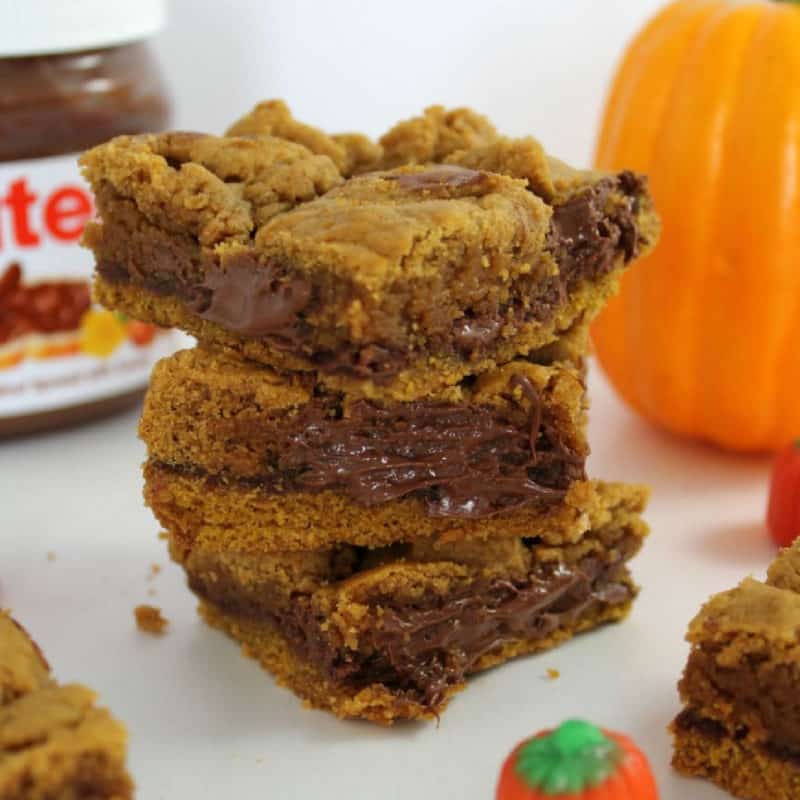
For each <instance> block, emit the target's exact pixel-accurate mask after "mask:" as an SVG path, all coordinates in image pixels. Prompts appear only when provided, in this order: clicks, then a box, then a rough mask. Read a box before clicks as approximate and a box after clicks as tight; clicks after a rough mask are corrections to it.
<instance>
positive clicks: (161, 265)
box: [97, 166, 644, 381]
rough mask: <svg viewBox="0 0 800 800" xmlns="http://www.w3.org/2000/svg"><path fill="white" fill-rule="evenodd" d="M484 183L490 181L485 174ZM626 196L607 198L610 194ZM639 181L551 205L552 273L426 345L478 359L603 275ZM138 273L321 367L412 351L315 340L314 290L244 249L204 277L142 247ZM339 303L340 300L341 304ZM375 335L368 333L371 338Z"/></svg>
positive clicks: (626, 232) (359, 370)
mask: <svg viewBox="0 0 800 800" xmlns="http://www.w3.org/2000/svg"><path fill="white" fill-rule="evenodd" d="M491 177H492V176H491V175H490V174H488V173H482V172H476V171H474V170H467V169H464V168H462V167H453V166H436V167H432V168H431V169H430V170H428V171H426V172H422V173H413V174H409V175H400V176H392V177H391V178H389V179H391V180H397V181H398V182H399V183H400V184H401V185H402V186H403V187H404V188H406V189H408V190H409V191H412V192H419V193H420V194H421V195H422V196H423V197H426V198H427V197H437V196H458V194H459V193H460V192H468V193H470V194H473V195H474V194H475V192H479V191H480V190H481V187H482V185H483V184H484V183H486V182H487V181H489V179H490V178H491ZM489 183H490V181H489ZM612 192H614V193H616V195H619V196H622V197H626V198H627V201H626V202H622V203H620V202H618V201H617V202H615V203H613V204H611V203H609V198H610V195H611V193H612ZM643 193H644V187H643V185H642V179H641V178H640V177H638V176H636V175H634V174H633V173H630V172H623V173H620V174H619V175H615V176H609V177H608V178H605V179H602V180H600V181H598V182H597V183H595V184H593V185H592V186H590V187H588V188H587V189H586V190H584V191H582V192H580V193H578V194H576V195H575V196H574V197H572V198H570V199H569V200H567V201H565V202H564V203H562V204H561V205H555V206H554V207H553V217H552V221H551V225H550V231H549V234H548V239H547V248H548V250H549V252H550V253H551V254H552V256H553V257H554V259H555V260H556V263H557V264H558V267H559V271H558V274H556V275H553V276H550V277H548V278H545V279H543V280H540V281H538V283H536V285H535V286H533V287H532V288H531V290H530V291H527V289H526V290H525V294H526V297H525V298H524V299H525V302H524V303H523V302H522V300H523V298H521V297H517V298H515V299H513V300H512V302H511V303H510V304H509V305H506V306H497V305H496V306H493V307H484V308H481V310H479V311H472V310H470V311H468V312H467V313H466V315H465V316H464V317H462V318H461V319H458V320H455V321H454V322H453V324H452V327H451V329H450V330H449V332H447V334H446V335H444V336H439V337H438V338H435V339H434V340H432V341H431V342H430V343H429V349H431V350H435V351H436V352H437V354H441V355H458V356H460V357H479V356H480V355H482V354H483V353H485V352H487V351H490V350H491V348H492V347H493V346H494V345H495V344H496V342H497V340H498V338H499V337H500V336H501V334H502V330H503V327H504V326H505V325H507V324H508V323H509V322H510V321H512V322H514V323H515V324H525V323H529V322H533V321H546V320H548V319H549V318H551V317H552V315H553V314H554V313H555V311H556V310H557V309H558V308H559V307H561V306H562V305H563V304H564V303H565V302H567V297H568V294H569V291H570V289H571V288H572V287H573V286H574V285H575V284H576V283H577V282H579V281H581V280H597V279H598V278H600V277H602V276H603V275H605V274H607V273H608V272H609V271H610V270H611V269H612V268H613V267H614V265H615V263H617V260H618V258H619V257H620V256H621V257H622V260H623V261H624V262H629V261H630V260H632V259H633V258H635V256H636V255H637V253H638V251H639V249H640V239H639V231H638V228H637V223H636V214H637V213H638V205H637V204H638V199H637V198H638V196H640V195H641V194H643ZM152 258H153V261H152V263H151V266H150V267H149V269H148V270H146V271H143V272H138V271H137V272H136V274H135V275H134V277H133V280H134V281H135V282H136V283H138V284H141V285H143V286H145V287H146V288H147V289H149V290H151V291H154V292H156V293H161V294H166V295H175V296H177V297H179V298H180V299H182V300H183V301H184V302H186V303H187V305H188V306H189V307H190V308H191V309H192V311H193V312H194V313H195V314H197V315H198V316H199V317H202V318H203V319H207V320H209V321H211V322H214V323H216V324H218V325H220V326H221V327H223V328H225V329H226V330H228V331H231V332H233V333H235V334H238V335H241V336H244V337H248V338H257V339H263V340H266V341H268V342H269V343H270V344H271V345H272V346H273V347H275V348H276V349H279V350H282V351H284V352H288V353H292V354H295V355H297V356H298V357H301V358H305V359H310V360H311V361H312V362H313V364H314V366H315V367H316V368H317V369H319V370H320V371H322V372H325V373H329V374H345V375H350V376H354V377H359V378H370V379H372V380H375V381H388V380H390V379H391V378H392V377H393V376H395V375H396V374H397V373H399V372H400V371H401V370H402V369H404V368H405V367H406V366H408V365H409V363H410V362H411V360H412V358H413V357H414V355H415V352H414V351H413V349H410V347H409V344H408V342H407V341H389V340H388V339H387V340H381V341H378V340H376V341H372V342H367V343H356V342H351V341H347V340H342V341H339V342H338V343H337V344H336V346H335V347H330V348H323V347H320V346H318V345H317V344H315V332H314V330H313V329H312V327H311V326H310V325H309V323H308V322H307V321H306V318H307V316H308V314H309V313H311V312H313V311H314V309H315V308H317V307H319V305H320V303H322V302H323V299H322V297H321V292H320V289H319V287H316V286H314V285H313V283H312V281H311V279H310V278H309V277H308V276H307V275H304V274H302V273H301V272H300V271H299V270H297V269H294V268H293V267H292V265H291V264H283V263H275V262H269V263H268V264H262V263H261V262H259V261H258V260H257V259H256V257H255V255H251V254H249V253H247V252H244V253H239V254H233V255H230V256H228V257H226V258H225V260H224V262H219V263H217V262H215V261H214V260H213V259H209V258H208V257H203V261H204V263H203V265H202V272H203V274H204V275H205V277H204V279H202V280H200V281H198V280H197V279H196V278H195V279H190V278H189V277H187V276H190V275H196V274H197V269H196V265H195V264H193V263H192V262H191V259H189V258H188V257H187V256H186V255H182V254H181V252H180V251H179V250H178V249H175V250H173V249H172V248H171V247H169V246H159V247H153V248H152ZM97 271H98V273H99V274H100V275H101V276H102V277H103V278H104V279H105V280H107V281H109V282H112V283H126V282H128V281H130V280H131V279H132V278H131V274H130V272H129V268H128V266H126V265H124V264H120V263H119V262H118V261H116V260H113V259H111V260H109V259H104V258H102V257H100V258H99V259H98V263H97ZM345 306H346V303H345ZM377 338H378V337H377V336H376V339H377Z"/></svg>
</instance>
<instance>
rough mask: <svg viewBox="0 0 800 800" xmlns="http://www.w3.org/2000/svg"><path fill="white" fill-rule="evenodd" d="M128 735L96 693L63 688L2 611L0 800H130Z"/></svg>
mask: <svg viewBox="0 0 800 800" xmlns="http://www.w3.org/2000/svg"><path fill="white" fill-rule="evenodd" d="M126 749H127V735H126V732H125V728H124V727H123V726H122V725H121V724H120V723H119V722H117V721H116V720H115V719H114V718H113V717H111V715H110V714H109V713H108V711H106V710H105V709H101V708H97V706H96V705H95V694H94V692H92V691H91V690H90V689H87V688H86V687H84V686H79V685H77V684H73V685H66V686H62V685H59V684H57V683H56V682H55V681H54V680H53V678H52V677H51V675H50V667H49V665H48V664H47V661H45V659H44V656H43V655H42V653H41V651H40V650H39V648H38V647H37V646H36V644H35V643H34V642H33V641H32V640H31V639H30V637H29V636H28V635H27V634H26V633H25V631H24V630H23V629H22V628H21V627H19V625H17V624H16V623H15V622H14V620H13V619H11V617H9V616H8V615H7V614H6V613H4V612H3V611H0V797H2V798H3V800H31V798H47V799H48V800H78V799H79V798H92V800H127V798H130V797H132V796H133V783H132V781H131V779H130V777H129V776H128V773H127V771H126V769H125V755H126Z"/></svg>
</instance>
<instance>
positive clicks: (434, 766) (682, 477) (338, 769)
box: [0, 369, 774, 800]
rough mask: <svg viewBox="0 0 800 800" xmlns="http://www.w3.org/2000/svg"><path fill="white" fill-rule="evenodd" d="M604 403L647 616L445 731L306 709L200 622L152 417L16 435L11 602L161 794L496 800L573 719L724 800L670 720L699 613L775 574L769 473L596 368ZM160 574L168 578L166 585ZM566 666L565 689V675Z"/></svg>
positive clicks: (678, 789)
mask: <svg viewBox="0 0 800 800" xmlns="http://www.w3.org/2000/svg"><path fill="white" fill-rule="evenodd" d="M591 392H592V397H593V412H592V423H591V442H592V447H593V455H592V458H591V473H592V474H593V475H595V476H602V477H604V478H609V479H612V478H617V479H627V480H631V481H642V482H647V483H649V484H651V485H652V486H653V488H654V494H653V500H652V503H651V506H650V509H649V512H648V514H647V518H648V520H649V522H650V523H651V525H652V529H653V533H652V536H651V538H650V539H649V540H648V542H647V544H646V546H645V549H644V551H643V553H642V554H641V555H640V556H639V557H638V558H637V559H636V561H635V562H634V572H635V575H636V578H637V579H638V581H639V582H640V583H641V585H642V586H643V591H642V594H641V596H640V598H639V600H638V602H637V604H636V606H635V609H634V612H633V614H632V615H631V617H630V618H629V619H628V620H627V621H626V622H624V623H623V624H622V625H618V626H613V627H609V628H605V629H603V630H601V631H599V632H596V633H591V634H588V635H584V636H583V637H580V638H578V639H576V640H574V641H572V642H570V643H568V644H567V645H565V646H563V647H561V648H560V649H558V650H556V651H553V652H550V653H545V654H543V655H540V656H536V657H531V658H527V659H522V660H518V661H516V662H514V663H511V664H508V665H506V666H503V667H501V668H499V669H496V670H493V671H491V672H490V673H487V674H484V675H482V676H479V677H477V678H476V679H473V680H472V681H471V686H470V687H469V688H468V689H467V690H466V691H465V692H463V693H461V694H460V695H459V696H457V697H456V698H455V700H454V701H453V703H452V705H451V706H450V708H449V710H448V711H447V712H446V713H445V714H444V716H443V718H442V721H441V724H440V725H439V726H438V727H437V726H435V725H430V724H420V725H406V726H397V727H395V728H394V729H388V730H384V729H380V728H376V727H374V726H371V725H368V724H364V723H358V722H340V721H338V720H336V719H335V718H334V717H332V716H330V715H328V714H326V713H323V712H312V711H306V710H304V709H303V708H302V707H301V705H300V703H299V702H298V701H297V699H296V698H295V697H294V696H293V695H292V694H290V693H289V692H288V691H286V690H284V689H280V688H278V687H276V686H275V685H274V684H273V683H272V681H271V679H270V678H269V676H268V675H266V674H265V673H263V672H262V671H261V670H260V668H259V667H258V666H257V664H256V663H255V662H252V661H249V660H246V659H244V658H243V657H241V656H240V655H239V651H238V648H237V646H236V645H235V644H234V643H232V642H231V641H229V640H228V639H226V638H225V637H223V636H222V635H221V634H219V633H217V632H215V631H212V630H210V629H208V628H207V627H206V626H205V625H203V624H202V623H201V622H200V620H199V619H198V618H197V616H196V614H195V603H194V600H193V597H192V595H191V594H190V593H189V592H188V590H187V589H186V588H185V586H184V581H183V577H182V574H181V572H180V571H179V569H178V568H177V567H176V566H174V565H172V564H170V563H169V562H168V559H167V556H166V552H165V545H164V542H162V541H159V540H158V538H157V532H158V526H157V524H156V522H155V521H154V519H153V518H152V516H151V515H150V513H149V511H148V510H147V509H145V508H144V506H143V504H142V501H141V499H140V497H141V478H140V473H139V464H140V462H141V461H142V459H143V457H144V450H143V447H142V444H141V443H140V442H139V441H138V440H137V438H136V416H137V415H136V413H135V412H131V413H128V414H125V415H123V416H120V417H117V418H115V419H112V420H107V421H104V422H99V423H96V424H92V425H89V426H85V427H82V428H78V429H73V430H69V431H63V432H59V433H52V434H47V435H43V436H38V437H33V438H27V439H19V440H12V441H9V442H5V443H0V605H3V606H6V607H10V608H11V609H12V610H13V612H14V614H15V615H16V616H18V617H19V619H20V620H21V621H22V622H23V623H24V624H25V625H26V626H27V627H28V628H29V630H30V631H31V633H32V634H33V635H34V636H35V638H36V639H38V640H39V642H40V644H41V646H42V647H43V649H44V651H45V653H46V654H47V656H48V658H49V659H50V661H51V663H52V665H53V667H54V669H55V672H56V674H57V676H58V677H59V679H60V680H62V681H65V682H67V681H81V682H83V683H86V684H88V685H90V686H92V687H93V688H95V689H96V690H98V691H99V692H100V694H101V696H102V700H103V702H104V703H106V704H108V705H109V706H110V707H111V708H112V709H113V711H114V712H115V714H116V715H117V716H119V717H120V718H121V719H123V720H124V721H125V722H126V723H127V724H128V727H129V730H130V735H131V749H130V767H131V770H132V772H133V774H134V776H135V779H136V782H137V784H138V797H139V798H142V799H143V800H157V799H158V798H166V799H167V800H182V799H183V798H186V799H187V800H189V798H191V800H198V799H199V798H209V800H212V799H213V800H220V798H226V797H230V798H235V799H236V800H242V799H243V798H244V799H245V800H249V799H250V798H254V799H255V798H258V799H259V800H262V799H263V798H273V797H274V798H281V799H282V800H292V799H293V798H303V799H304V800H305V798H309V799H311V798H371V799H372V798H387V799H388V798H398V799H399V798H403V800H407V798H420V799H424V798H435V799H436V800H441V798H459V800H470V799H472V798H474V800H487V799H489V798H491V797H492V796H493V787H494V782H495V779H496V775H497V771H498V768H499V766H500V763H501V760H502V759H503V758H504V757H505V755H506V753H507V751H508V750H510V748H511V747H512V746H513V745H514V744H515V743H516V742H517V741H518V740H519V739H521V738H523V737H524V736H526V735H528V734H529V733H532V732H534V731H536V730H539V729H540V728H543V727H546V726H550V725H553V724H556V723H558V722H560V721H561V720H563V719H565V718H567V717H573V716H582V717H586V718H589V719H592V720H594V721H597V722H599V723H601V724H604V725H606V726H608V727H612V728H616V729H618V730H621V731H624V732H626V733H628V734H630V735H631V736H633V737H634V739H635V740H636V741H637V742H638V743H639V744H640V745H641V746H642V747H643V749H644V750H645V751H646V752H647V754H648V755H649V757H650V759H651V762H652V764H653V766H654V769H655V771H656V775H657V779H658V781H659V785H660V787H661V793H662V798H664V800H695V799H696V800H712V799H713V798H722V797H725V795H724V794H723V793H721V792H719V791H718V790H716V789H714V788H713V787H711V786H710V785H706V784H703V783H701V782H698V781H686V780H683V779H680V778H678V777H677V776H676V775H674V774H673V773H672V772H671V770H670V767H669V758H670V742H669V737H668V734H667V732H666V726H667V724H668V723H669V721H670V719H671V718H672V717H673V716H674V714H675V712H676V711H677V708H678V703H677V696H676V691H675V684H676V681H677V678H678V676H679V674H680V672H681V670H682V668H683V665H684V663H685V660H686V655H687V645H686V644H685V643H684V641H683V635H684V632H685V629H686V626H687V623H688V621H689V620H690V618H691V617H692V616H693V615H694V614H695V613H696V612H697V610H698V608H699V607H700V604H701V603H702V602H703V601H704V600H705V598H707V597H708V595H709V594H711V593H713V592H716V591H719V590H722V589H726V588H730V587H732V586H734V585H735V584H736V583H738V582H739V580H741V579H742V578H743V577H744V576H745V575H748V574H751V573H752V574H755V575H756V576H758V577H761V576H763V573H764V570H765V568H766V566H767V564H768V563H769V561H770V559H771V557H772V555H773V553H774V549H773V547H772V546H771V544H770V542H769V539H768V538H767V535H766V533H765V531H764V529H763V525H762V517H763V511H764V505H765V493H766V485H767V479H768V471H769V464H768V461H767V460H765V459H762V458H759V459H753V458H743V457H735V456H730V455H724V454H722V453H719V452H717V451H715V450H712V449H710V448H707V447H705V446H702V445H696V444H692V443H687V442H683V441H679V440H677V439H674V438H671V437H670V436H668V435H666V434H663V433H660V432H658V431H656V430H654V429H652V428H651V427H649V426H648V425H647V424H646V423H644V422H642V421H640V420H638V419H637V418H636V417H635V416H633V415H632V414H631V413H630V412H628V411H627V410H626V409H625V408H624V407H622V405H621V404H620V403H619V401H618V400H617V399H616V398H615V396H614V395H613V394H612V392H611V390H610V389H609V388H608V386H607V385H606V383H605V381H604V380H603V378H602V377H601V376H600V375H599V371H598V370H597V369H593V372H592V379H591ZM48 553H52V554H53V556H54V557H53V558H52V560H51V559H48ZM152 564H159V565H161V566H162V567H163V571H162V572H161V573H160V574H158V575H157V576H156V577H155V578H152V579H149V578H148V574H149V572H150V569H151V565H152ZM151 590H152V591H153V592H154V593H155V594H154V596H152V595H151V594H150V591H151ZM140 603H152V604H155V605H158V606H160V607H161V608H162V609H163V612H164V614H165V615H166V616H167V617H168V619H169V620H170V630H169V633H168V635H166V636H164V637H162V638H156V637H152V636H148V635H146V634H143V633H140V632H139V631H138V630H137V629H136V626H135V624H134V618H133V608H134V606H136V605H138V604H140ZM548 668H555V669H558V670H559V671H560V673H561V677H560V678H558V679H557V680H549V679H547V678H546V670H547V669H548Z"/></svg>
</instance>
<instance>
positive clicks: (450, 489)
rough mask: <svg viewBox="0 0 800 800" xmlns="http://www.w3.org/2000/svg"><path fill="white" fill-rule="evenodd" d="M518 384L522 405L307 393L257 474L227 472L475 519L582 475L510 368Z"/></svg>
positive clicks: (571, 449) (523, 380)
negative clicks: (339, 400)
mask: <svg viewBox="0 0 800 800" xmlns="http://www.w3.org/2000/svg"><path fill="white" fill-rule="evenodd" d="M516 387H519V388H520V389H521V390H522V392H523V393H524V394H525V396H526V397H527V399H528V401H529V404H530V408H529V410H527V411H525V410H523V408H522V407H521V406H519V405H516V404H514V403H509V405H508V406H507V407H499V406H493V405H467V404H464V405H453V404H445V403H435V402H431V401H424V400H418V401H414V402H409V403H398V404H393V405H390V406H387V407H382V406H379V405H377V404H375V403H373V402H370V401H367V400H359V401H357V402H356V403H354V404H353V405H352V406H351V407H350V409H349V411H348V415H347V416H346V417H345V416H337V411H339V413H341V411H340V409H339V408H337V407H335V406H333V407H332V406H331V405H330V404H329V403H326V402H323V401H322V400H320V399H319V398H318V399H316V400H312V401H311V402H309V403H307V404H306V405H305V406H303V408H302V409H300V410H299V411H298V413H297V414H295V415H294V416H292V417H289V418H288V419H287V421H286V423H285V424H282V425H280V426H278V427H276V429H275V431H274V433H273V434H272V436H271V439H272V441H273V443H274V448H275V455H273V457H272V461H271V463H270V464H269V469H265V473H264V475H263V476H261V477H259V478H255V479H253V478H241V477H238V478H237V477H235V476H234V477H233V482H235V483H241V484H244V485H245V486H247V487H248V488H249V487H251V486H254V485H255V486H258V487H259V488H261V489H262V490H264V491H267V492H287V491H303V492H319V491H325V490H331V491H336V492H338V493H340V494H344V495H346V496H347V497H349V498H351V499H352V500H354V501H356V502H358V503H360V504H362V505H365V506H373V505H377V504H379V503H385V502H388V501H391V500H397V499H399V498H402V497H406V496H408V495H414V496H417V497H419V498H420V499H421V500H422V501H423V502H424V504H425V508H426V510H427V512H428V513H429V514H431V515H433V516H448V517H462V518H473V519H475V518H485V517H490V516H493V515H495V514H499V513H501V512H502V511H505V510H507V509H509V508H512V507H517V506H519V505H521V504H523V503H526V502H529V501H531V500H537V499H544V500H557V499H560V498H561V497H563V495H564V492H565V491H566V490H567V489H568V488H569V486H570V484H571V483H572V482H573V481H575V480H581V479H583V478H584V477H585V473H584V463H585V458H586V453H585V452H582V451H580V450H579V449H578V446H576V445H572V444H570V443H568V442H565V441H564V439H563V436H562V435H561V432H560V430H559V426H558V421H557V420H555V419H553V418H552V414H551V413H549V410H548V409H547V408H546V407H544V406H543V404H542V401H541V398H540V396H539V393H538V392H537V391H536V389H535V387H534V386H533V384H532V383H531V381H530V380H529V379H528V378H527V377H525V376H523V375H515V376H514V377H513V378H512V380H511V382H510V388H511V389H512V390H513V389H514V388H516ZM165 466H166V465H165ZM166 468H167V469H173V470H174V469H176V468H174V467H172V468H170V467H169V466H167V467H166ZM179 469H180V468H179ZM183 471H185V470H183ZM193 474H194V473H193ZM204 477H205V476H204ZM209 480H211V481H213V478H211V479H209ZM226 481H227V482H228V483H230V482H231V481H230V480H228V479H227V477H226Z"/></svg>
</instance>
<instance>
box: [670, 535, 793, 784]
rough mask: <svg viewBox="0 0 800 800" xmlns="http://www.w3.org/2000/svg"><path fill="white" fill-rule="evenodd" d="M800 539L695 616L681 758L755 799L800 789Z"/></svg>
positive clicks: (680, 765) (689, 768)
mask: <svg viewBox="0 0 800 800" xmlns="http://www.w3.org/2000/svg"><path fill="white" fill-rule="evenodd" d="M799 569H800V545H797V544H796V545H794V546H793V547H792V548H790V549H788V550H785V551H783V552H782V553H781V554H780V555H779V556H778V558H777V559H776V561H775V562H774V563H773V565H772V567H771V568H770V570H769V574H768V579H767V582H766V583H761V582H759V581H756V580H753V579H752V578H747V579H745V580H744V581H743V582H742V583H741V584H740V585H739V586H738V587H736V588H735V589H732V590H730V591H728V592H722V593H721V594H718V595H716V596H714V597H712V598H711V599H710V600H709V601H708V603H706V605H705V606H704V607H703V609H702V610H701V611H700V613H699V614H698V616H697V617H696V618H695V619H694V620H693V621H692V623H691V625H690V627H689V633H688V635H687V638H688V640H689V641H690V642H691V644H692V650H691V654H690V656H689V661H688V663H687V665H686V670H685V672H684V674H683V678H682V679H681V682H680V683H679V685H678V688H679V691H680V695H681V699H682V701H683V702H684V705H685V708H684V710H683V711H681V713H680V714H679V715H678V717H677V719H676V720H675V721H674V723H673V724H672V733H673V737H674V742H675V753H674V757H673V766H674V767H675V768H676V769H677V770H679V771H680V772H683V773H685V774H687V775H694V776H698V777H703V778H707V779H709V780H711V781H712V782H714V783H716V784H717V785H719V786H721V787H722V788H723V789H725V790H726V791H729V792H730V793H731V794H733V795H734V796H736V797H740V798H744V799H745V800H795V798H797V797H800V594H798V589H800V581H798V570H799Z"/></svg>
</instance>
